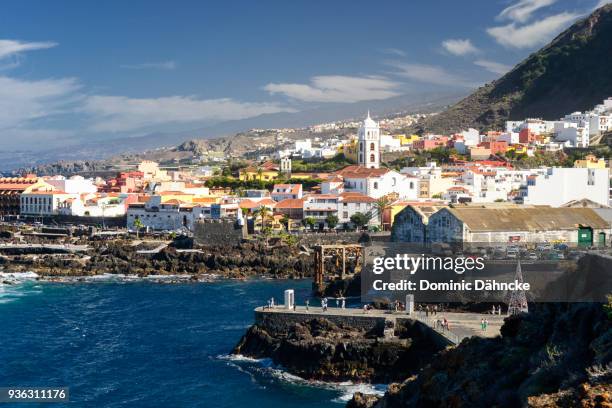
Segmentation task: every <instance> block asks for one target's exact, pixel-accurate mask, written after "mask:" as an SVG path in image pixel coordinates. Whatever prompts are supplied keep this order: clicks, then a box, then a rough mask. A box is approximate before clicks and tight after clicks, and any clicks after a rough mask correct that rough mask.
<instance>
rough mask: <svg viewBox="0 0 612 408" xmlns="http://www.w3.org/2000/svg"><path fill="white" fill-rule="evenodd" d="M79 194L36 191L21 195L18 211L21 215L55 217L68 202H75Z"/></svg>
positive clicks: (49, 190) (48, 190)
mask: <svg viewBox="0 0 612 408" xmlns="http://www.w3.org/2000/svg"><path fill="white" fill-rule="evenodd" d="M78 198H79V194H75V193H66V192H65V191H57V190H51V189H47V190H42V189H41V190H36V191H30V192H27V193H23V194H21V197H20V206H19V207H20V208H19V211H20V213H21V214H22V215H30V216H49V215H57V214H59V213H60V209H61V208H62V207H63V206H64V205H65V203H66V202H67V201H68V200H76V199H78Z"/></svg>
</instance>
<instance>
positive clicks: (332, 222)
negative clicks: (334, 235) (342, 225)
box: [325, 214, 339, 229]
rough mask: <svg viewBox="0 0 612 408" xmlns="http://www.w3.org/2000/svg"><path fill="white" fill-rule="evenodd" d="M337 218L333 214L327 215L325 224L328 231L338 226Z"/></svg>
mask: <svg viewBox="0 0 612 408" xmlns="http://www.w3.org/2000/svg"><path fill="white" fill-rule="evenodd" d="M338 221H339V220H338V216H337V215H335V214H329V215H328V216H327V218H325V222H327V226H328V227H329V229H334V228H336V226H337V225H338Z"/></svg>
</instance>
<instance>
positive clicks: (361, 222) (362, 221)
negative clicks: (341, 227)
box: [351, 212, 372, 229]
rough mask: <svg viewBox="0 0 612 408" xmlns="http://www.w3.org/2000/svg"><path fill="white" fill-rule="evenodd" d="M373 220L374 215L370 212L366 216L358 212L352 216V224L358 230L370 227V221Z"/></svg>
mask: <svg viewBox="0 0 612 408" xmlns="http://www.w3.org/2000/svg"><path fill="white" fill-rule="evenodd" d="M371 219H372V213H370V212H368V213H366V214H364V213H362V212H356V213H355V214H353V215H351V222H352V223H353V224H355V226H356V227H357V229H362V228H363V227H364V226H366V225H368V223H369V222H370V220H371Z"/></svg>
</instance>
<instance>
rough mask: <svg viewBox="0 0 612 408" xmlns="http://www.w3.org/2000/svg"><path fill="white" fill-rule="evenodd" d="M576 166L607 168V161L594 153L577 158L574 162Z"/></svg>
mask: <svg viewBox="0 0 612 408" xmlns="http://www.w3.org/2000/svg"><path fill="white" fill-rule="evenodd" d="M574 167H578V168H583V169H605V168H606V161H605V160H604V159H603V158H601V159H598V158H597V157H595V156H594V155H592V154H589V155H587V156H586V157H585V158H584V159H583V160H576V161H575V162H574Z"/></svg>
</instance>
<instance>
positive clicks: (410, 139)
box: [393, 135, 421, 146]
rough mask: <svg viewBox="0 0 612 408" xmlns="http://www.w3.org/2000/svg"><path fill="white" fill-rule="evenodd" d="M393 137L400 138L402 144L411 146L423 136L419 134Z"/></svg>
mask: <svg viewBox="0 0 612 408" xmlns="http://www.w3.org/2000/svg"><path fill="white" fill-rule="evenodd" d="M393 137H394V138H397V139H399V140H400V143H401V144H402V146H409V145H411V144H413V143H414V142H416V141H417V140H419V139H420V138H421V137H420V136H418V135H410V136H406V135H394V136H393Z"/></svg>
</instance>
